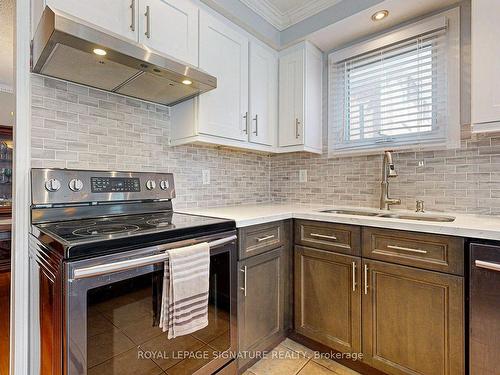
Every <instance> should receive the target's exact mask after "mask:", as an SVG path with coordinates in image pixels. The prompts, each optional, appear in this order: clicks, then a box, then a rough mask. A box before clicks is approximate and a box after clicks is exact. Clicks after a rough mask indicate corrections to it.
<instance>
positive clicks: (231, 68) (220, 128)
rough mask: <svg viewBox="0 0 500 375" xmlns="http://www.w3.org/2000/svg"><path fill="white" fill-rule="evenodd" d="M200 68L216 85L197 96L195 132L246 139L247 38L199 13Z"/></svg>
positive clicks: (247, 121) (207, 15)
mask: <svg viewBox="0 0 500 375" xmlns="http://www.w3.org/2000/svg"><path fill="white" fill-rule="evenodd" d="M200 68H201V69H203V70H205V71H207V72H208V73H209V74H212V75H213V76H215V77H217V88H216V89H215V90H212V91H209V92H207V93H204V94H202V95H200V97H199V125H198V127H199V128H198V131H199V132H200V133H203V134H208V135H213V136H217V137H224V138H230V139H236V140H241V141H247V140H248V131H249V129H248V128H249V125H250V116H249V115H248V39H247V38H246V37H245V36H244V35H242V34H240V33H238V31H236V30H235V29H233V28H231V27H229V26H227V25H226V24H224V23H222V22H220V21H218V20H216V19H215V18H214V17H212V16H210V15H209V14H206V13H204V12H201V14H200Z"/></svg>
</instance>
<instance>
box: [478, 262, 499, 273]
mask: <svg viewBox="0 0 500 375" xmlns="http://www.w3.org/2000/svg"><path fill="white" fill-rule="evenodd" d="M475 264H476V267H479V268H486V269H488V270H492V271H497V272H500V264H499V263H492V262H485V261H484V260H476V261H475Z"/></svg>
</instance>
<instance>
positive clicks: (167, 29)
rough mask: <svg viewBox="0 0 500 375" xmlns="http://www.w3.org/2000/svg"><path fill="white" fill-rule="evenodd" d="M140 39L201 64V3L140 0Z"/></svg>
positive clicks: (151, 46)
mask: <svg viewBox="0 0 500 375" xmlns="http://www.w3.org/2000/svg"><path fill="white" fill-rule="evenodd" d="M138 1H139V4H140V14H139V15H140V17H141V18H140V21H139V41H140V42H141V43H143V44H145V45H147V46H148V47H150V48H152V49H154V50H156V51H158V52H160V53H164V54H167V55H169V56H172V57H174V58H176V59H178V60H181V61H184V62H187V63H189V64H191V65H194V66H198V7H196V6H195V5H194V4H193V3H192V2H191V1H189V0H138Z"/></svg>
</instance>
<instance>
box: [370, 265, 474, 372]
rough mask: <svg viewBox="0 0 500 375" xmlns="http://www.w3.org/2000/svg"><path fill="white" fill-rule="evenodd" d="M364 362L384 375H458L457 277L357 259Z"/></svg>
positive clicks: (460, 318)
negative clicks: (359, 262) (360, 278)
mask: <svg viewBox="0 0 500 375" xmlns="http://www.w3.org/2000/svg"><path fill="white" fill-rule="evenodd" d="M363 273H364V275H365V276H366V277H365V278H364V280H363V313H362V316H363V354H364V357H363V359H364V361H365V362H366V363H367V364H368V365H370V366H372V367H375V368H377V369H379V370H381V371H383V372H386V373H387V374H412V375H415V374H422V375H441V374H442V375H460V374H464V308H463V306H464V302H463V298H464V291H463V287H464V281H463V278H462V277H460V276H454V275H448V274H444V273H438V272H434V271H426V270H421V269H416V268H411V267H406V266H399V265H394V264H390V263H385V262H378V261H371V260H363Z"/></svg>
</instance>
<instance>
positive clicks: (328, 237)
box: [310, 233, 337, 241]
mask: <svg viewBox="0 0 500 375" xmlns="http://www.w3.org/2000/svg"><path fill="white" fill-rule="evenodd" d="M310 236H311V237H316V238H325V239H327V240H333V241H337V237H335V236H327V235H326V234H319V233H311V234H310Z"/></svg>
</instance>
